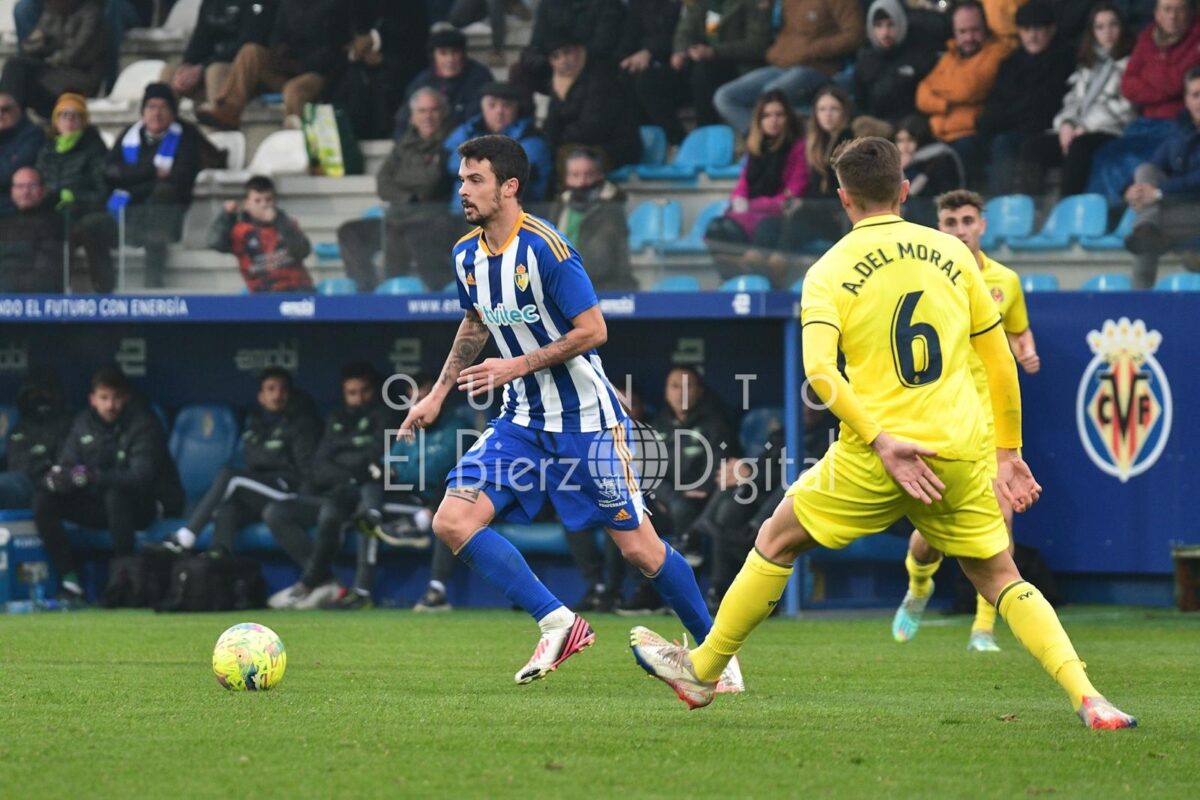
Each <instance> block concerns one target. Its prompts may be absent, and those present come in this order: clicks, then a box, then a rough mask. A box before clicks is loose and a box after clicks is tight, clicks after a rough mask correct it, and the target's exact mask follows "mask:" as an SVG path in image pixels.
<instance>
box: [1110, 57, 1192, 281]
mask: <svg viewBox="0 0 1200 800" xmlns="http://www.w3.org/2000/svg"><path fill="white" fill-rule="evenodd" d="M1183 84H1184V90H1183V103H1184V109H1183V111H1181V112H1179V116H1178V117H1177V118H1176V120H1175V128H1174V130H1173V131H1172V132H1171V134H1170V135H1169V136H1168V137H1167V139H1166V141H1164V142H1163V143H1162V144H1160V145H1159V146H1158V150H1156V151H1155V153H1154V158H1152V159H1151V160H1150V161H1149V162H1147V163H1145V164H1141V165H1139V166H1138V168H1137V171H1136V172H1135V173H1134V176H1133V184H1132V185H1131V186H1130V187H1129V188H1128V189H1126V190H1125V202H1127V203H1129V205H1130V207H1132V208H1133V210H1134V211H1135V212H1136V214H1137V216H1135V217H1134V223H1133V233H1132V234H1130V235H1129V237H1128V238H1127V239H1126V240H1125V246H1126V248H1128V249H1129V251H1130V252H1131V253H1133V254H1134V255H1135V256H1136V261H1135V265H1134V269H1133V282H1134V286H1135V287H1136V288H1139V289H1149V288H1150V287H1151V286H1152V285H1153V284H1154V278H1155V276H1156V275H1157V274H1158V259H1159V257H1160V256H1162V255H1163V254H1165V253H1168V252H1170V251H1172V250H1179V251H1182V253H1183V256H1184V258H1183V261H1184V264H1185V265H1186V266H1187V268H1188V269H1191V270H1193V271H1200V256H1198V255H1197V251H1200V225H1198V224H1197V220H1200V66H1196V67H1192V68H1191V69H1190V70H1189V71H1188V73H1187V75H1185V76H1184V80H1183Z"/></svg>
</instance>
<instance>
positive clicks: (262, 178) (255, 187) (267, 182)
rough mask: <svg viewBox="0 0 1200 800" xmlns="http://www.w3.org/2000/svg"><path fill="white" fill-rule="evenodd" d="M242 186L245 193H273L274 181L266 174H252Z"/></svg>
mask: <svg viewBox="0 0 1200 800" xmlns="http://www.w3.org/2000/svg"><path fill="white" fill-rule="evenodd" d="M244 188H245V190H246V194H250V193H251V192H258V193H259V194H267V193H268V192H269V193H271V194H275V181H273V180H271V179H270V178H268V177H267V176H266V175H254V176H251V178H250V180H248V181H246V186H245V187H244Z"/></svg>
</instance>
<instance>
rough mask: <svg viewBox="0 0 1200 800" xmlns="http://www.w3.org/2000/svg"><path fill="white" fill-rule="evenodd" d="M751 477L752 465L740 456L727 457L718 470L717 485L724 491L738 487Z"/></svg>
mask: <svg viewBox="0 0 1200 800" xmlns="http://www.w3.org/2000/svg"><path fill="white" fill-rule="evenodd" d="M749 479H750V465H749V464H747V463H746V462H745V461H743V460H742V459H740V458H727V459H725V460H724V461H722V462H721V469H720V471H718V472H717V486H718V487H720V489H721V490H722V491H728V490H730V489H736V488H737V487H739V486H741V485H742V483H744V482H745V481H748V480H749Z"/></svg>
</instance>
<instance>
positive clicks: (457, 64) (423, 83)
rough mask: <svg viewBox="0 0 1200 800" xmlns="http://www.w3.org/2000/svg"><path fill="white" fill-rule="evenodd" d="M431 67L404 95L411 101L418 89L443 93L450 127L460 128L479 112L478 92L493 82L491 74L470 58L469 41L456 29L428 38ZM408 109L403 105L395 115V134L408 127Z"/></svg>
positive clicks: (409, 86)
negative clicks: (448, 111) (431, 89)
mask: <svg viewBox="0 0 1200 800" xmlns="http://www.w3.org/2000/svg"><path fill="white" fill-rule="evenodd" d="M429 53H430V58H431V60H432V63H431V64H430V66H429V67H427V68H426V69H424V70H423V71H422V72H421V73H420V74H418V75H417V77H415V78H413V79H412V82H411V83H409V84H408V89H407V90H406V91H405V94H406V95H407V96H408V97H409V98H410V99H411V98H412V96H413V94H414V93H416V91H417V90H418V89H422V88H425V87H430V88H433V89H436V90H437V91H439V92H441V93H442V96H443V97H445V98H446V105H447V106H448V107H449V109H450V116H449V117H448V118H447V120H446V122H447V123H448V124H449V125H450V126H456V125H461V124H462V123H463V122H465V121H466V119H467V117H468V116H470V115H471V114H474V113H475V110H476V109H477V108H479V91H480V89H482V88H483V86H484V84H486V83H489V82H491V80H492V71H491V70H490V69H488V68H487V67H485V66H484V65H483V64H480V63H479V62H478V61H476V60H475V59H473V58H468V57H467V37H466V36H464V35H463V34H462V33H461V32H460V31H456V30H454V29H453V28H442V29H438V27H437V26H434V31H433V33H432V34H430V36H429ZM408 114H409V106H408V103H403V104H401V106H400V109H399V110H398V111H397V112H396V130H397V131H400V130H403V129H404V127H405V126H407V125H408Z"/></svg>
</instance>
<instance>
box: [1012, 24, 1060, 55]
mask: <svg viewBox="0 0 1200 800" xmlns="http://www.w3.org/2000/svg"><path fill="white" fill-rule="evenodd" d="M1017 36H1019V37H1020V39H1021V47H1023V48H1024V49H1025V52H1026V53H1029V55H1031V56H1036V55H1037V54H1038V53H1043V52H1045V50H1046V48H1047V47H1049V46H1050V41H1051V40H1052V39H1053V38H1054V26H1053V25H1038V26H1037V27H1033V28H1017Z"/></svg>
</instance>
